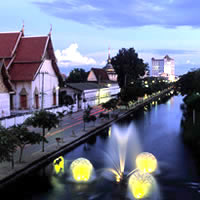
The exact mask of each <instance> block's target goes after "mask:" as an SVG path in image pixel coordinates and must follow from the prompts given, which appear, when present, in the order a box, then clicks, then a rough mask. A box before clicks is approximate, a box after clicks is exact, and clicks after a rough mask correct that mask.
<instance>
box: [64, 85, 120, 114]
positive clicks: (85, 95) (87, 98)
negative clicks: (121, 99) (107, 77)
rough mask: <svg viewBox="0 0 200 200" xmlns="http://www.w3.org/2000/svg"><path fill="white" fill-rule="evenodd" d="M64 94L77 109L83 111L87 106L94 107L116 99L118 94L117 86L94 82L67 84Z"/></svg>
mask: <svg viewBox="0 0 200 200" xmlns="http://www.w3.org/2000/svg"><path fill="white" fill-rule="evenodd" d="M65 91H66V94H67V95H69V96H71V97H72V99H73V100H74V103H75V106H76V107H77V109H78V110H79V109H85V108H87V106H88V105H90V106H95V105H99V104H101V103H104V102H106V101H108V100H109V99H111V98H116V97H117V94H118V93H119V92H120V89H119V87H118V85H116V84H114V85H112V84H98V83H94V82H85V83H67V85H66V87H65Z"/></svg>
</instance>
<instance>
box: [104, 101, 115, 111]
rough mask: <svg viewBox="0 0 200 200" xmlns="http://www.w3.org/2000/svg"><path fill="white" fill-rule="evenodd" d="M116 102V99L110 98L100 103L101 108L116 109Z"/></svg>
mask: <svg viewBox="0 0 200 200" xmlns="http://www.w3.org/2000/svg"><path fill="white" fill-rule="evenodd" d="M117 103H118V100H117V99H110V100H109V101H107V102H105V103H102V104H101V105H102V108H104V109H106V110H115V109H117Z"/></svg>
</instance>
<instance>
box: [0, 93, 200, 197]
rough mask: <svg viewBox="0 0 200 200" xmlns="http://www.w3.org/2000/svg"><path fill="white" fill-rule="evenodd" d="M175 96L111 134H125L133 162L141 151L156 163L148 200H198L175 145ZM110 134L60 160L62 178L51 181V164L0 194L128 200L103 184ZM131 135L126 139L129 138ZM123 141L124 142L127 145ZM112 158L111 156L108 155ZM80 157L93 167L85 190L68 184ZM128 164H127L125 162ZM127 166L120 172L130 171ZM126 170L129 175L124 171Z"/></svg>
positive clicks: (188, 159)
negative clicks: (71, 169)
mask: <svg viewBox="0 0 200 200" xmlns="http://www.w3.org/2000/svg"><path fill="white" fill-rule="evenodd" d="M181 103H182V97H181V96H174V97H172V98H170V99H168V100H167V101H166V102H165V103H162V104H154V105H151V106H149V107H146V108H145V110H143V109H142V110H140V111H138V112H137V113H133V114H132V115H131V116H128V117H126V118H125V119H123V120H121V121H120V122H118V123H117V124H116V125H115V126H114V127H113V130H116V131H119V132H124V133H125V132H126V131H128V129H129V132H131V133H130V136H129V137H130V140H133V144H134V145H133V146H129V149H132V152H133V155H134V156H132V158H133V160H134V159H135V156H136V154H138V153H140V152H142V151H144V152H150V153H152V154H153V155H154V156H155V157H156V158H157V161H158V166H159V167H158V172H157V173H155V175H154V177H155V180H156V182H157V191H156V194H155V195H153V196H152V197H151V198H150V199H163V200H173V199H177V200H199V199H200V190H199V177H198V175H197V171H196V168H195V164H194V161H193V159H192V156H191V154H190V152H189V150H188V149H187V148H186V147H185V146H184V144H183V142H182V139H181V128H180V121H181V117H182V112H181V110H180V104H181ZM110 134H115V131H112V132H111V133H109V130H108V129H105V130H104V131H103V132H101V133H100V135H98V136H95V137H92V138H91V139H90V140H88V141H87V142H86V143H84V144H82V145H80V146H79V147H77V148H75V149H74V150H72V151H71V152H69V153H67V154H65V155H63V156H64V159H65V174H63V175H55V173H54V172H53V170H54V168H53V165H52V164H49V165H48V166H46V167H45V168H44V169H41V170H40V171H38V172H36V173H33V174H30V175H29V176H27V177H25V178H23V180H20V181H18V182H16V183H14V184H13V185H12V186H10V187H9V188H8V189H6V190H5V191H2V192H1V194H3V193H6V195H7V198H6V199H11V196H12V197H13V196H14V198H19V199H20V200H22V199H27V200H112V199H113V200H129V199H133V198H131V197H130V195H127V184H126V183H123V184H119V183H116V182H115V181H113V180H112V179H110V178H108V177H107V176H106V175H105V173H104V171H105V168H106V167H107V164H108V163H107V161H106V159H107V158H106V156H105V151H107V149H108V148H110V147H109V145H110V140H111V138H112V135H110ZM131 134H132V135H131ZM128 140H129V139H128ZM111 156H112V154H111ZM80 157H84V158H87V159H88V160H90V162H91V163H92V164H93V166H94V169H95V172H96V178H95V180H94V181H93V182H91V183H88V184H77V183H73V182H71V181H70V180H69V174H68V169H69V165H70V163H71V162H72V161H73V160H75V159H77V158H80ZM131 162H132V161H131ZM131 162H130V160H128V161H127V163H128V164H127V165H128V167H126V170H131V168H132V167H134V166H131V165H130V163H131ZM129 167H130V169H129Z"/></svg>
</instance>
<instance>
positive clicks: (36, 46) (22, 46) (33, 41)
mask: <svg viewBox="0 0 200 200" xmlns="http://www.w3.org/2000/svg"><path fill="white" fill-rule="evenodd" d="M47 39H48V36H40V37H22V38H21V40H20V43H19V47H18V48H17V51H16V58H15V60H14V62H38V61H41V60H42V56H43V53H44V50H45V46H46V42H47Z"/></svg>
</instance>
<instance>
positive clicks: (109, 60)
mask: <svg viewBox="0 0 200 200" xmlns="http://www.w3.org/2000/svg"><path fill="white" fill-rule="evenodd" d="M108 63H111V59H110V47H109V48H108Z"/></svg>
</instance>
